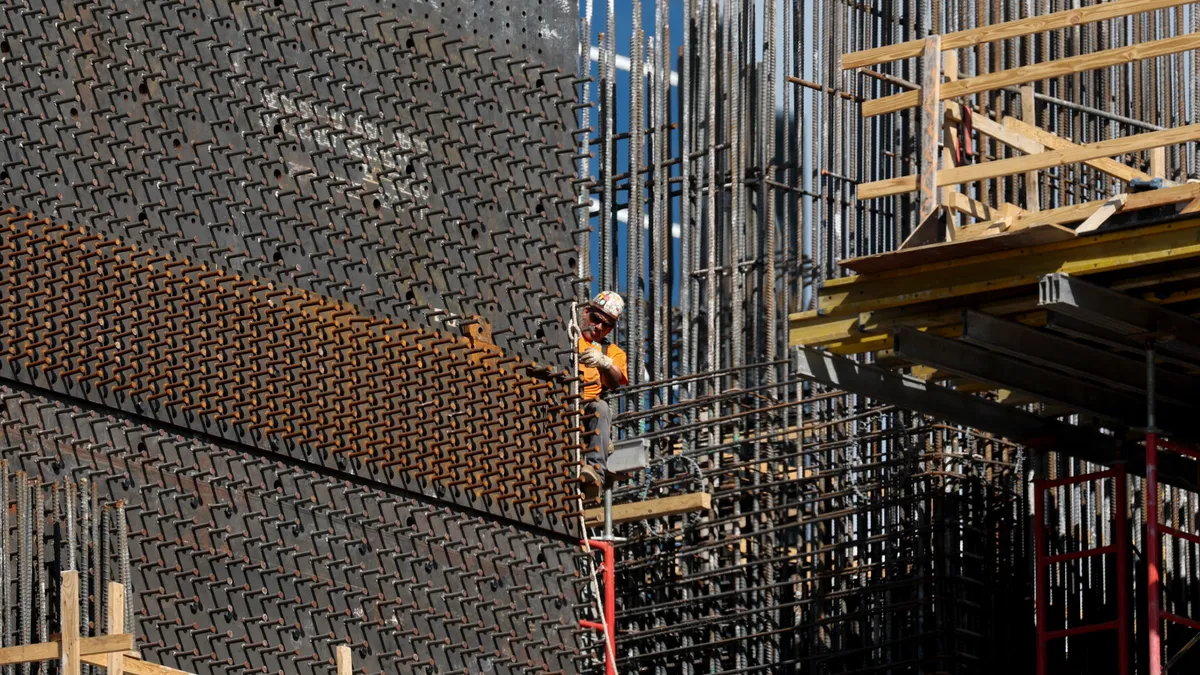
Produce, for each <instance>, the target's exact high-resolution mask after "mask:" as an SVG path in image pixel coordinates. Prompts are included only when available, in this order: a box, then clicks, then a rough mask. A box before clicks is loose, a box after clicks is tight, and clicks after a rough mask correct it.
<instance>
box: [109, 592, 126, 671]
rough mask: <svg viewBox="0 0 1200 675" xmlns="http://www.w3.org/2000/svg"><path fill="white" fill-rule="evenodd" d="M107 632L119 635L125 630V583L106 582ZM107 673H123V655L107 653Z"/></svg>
mask: <svg viewBox="0 0 1200 675" xmlns="http://www.w3.org/2000/svg"><path fill="white" fill-rule="evenodd" d="M107 612H108V634H109V635H119V634H121V633H124V632H125V585H124V584H119V583H117V582H115V581H110V582H108V608H107ZM107 670H108V672H109V675H124V673H125V655H124V654H122V653H121V652H112V653H110V654H109V655H108V668H107Z"/></svg>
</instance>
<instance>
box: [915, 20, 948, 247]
mask: <svg viewBox="0 0 1200 675" xmlns="http://www.w3.org/2000/svg"><path fill="white" fill-rule="evenodd" d="M941 45H942V41H941V38H940V37H938V36H937V35H931V36H929V37H927V38H925V55H924V57H923V58H922V61H923V64H922V69H921V139H920V140H921V163H920V181H919V182H918V190H917V191H918V193H919V196H918V203H919V207H918V210H917V222H918V223H922V224H924V223H925V222H926V221H928V220H929V219H930V218H932V217H933V215H934V214H935V213H936V212H937V210H938V203H939V202H940V201H941V199H939V194H938V182H937V174H938V140H939V139H940V137H941V136H940V134H939V133H938V132H939V130H940V129H941V126H942V103H941V91H942V47H941Z"/></svg>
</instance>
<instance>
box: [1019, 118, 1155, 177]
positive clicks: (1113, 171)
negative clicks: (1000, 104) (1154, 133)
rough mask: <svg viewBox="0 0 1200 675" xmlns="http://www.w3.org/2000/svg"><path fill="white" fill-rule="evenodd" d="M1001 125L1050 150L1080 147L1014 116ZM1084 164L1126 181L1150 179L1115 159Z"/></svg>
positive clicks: (1091, 161)
mask: <svg viewBox="0 0 1200 675" xmlns="http://www.w3.org/2000/svg"><path fill="white" fill-rule="evenodd" d="M1003 125H1004V127H1005V128H1007V129H1009V130H1010V131H1013V132H1016V133H1018V134H1022V135H1024V136H1028V137H1029V138H1030V139H1032V140H1033V141H1035V142H1038V143H1042V144H1043V145H1045V146H1046V147H1047V148H1050V149H1051V150H1070V149H1071V148H1078V147H1081V146H1080V145H1079V144H1078V143H1073V142H1071V141H1069V140H1067V139H1065V138H1063V137H1062V136H1058V135H1055V134H1052V133H1050V132H1049V131H1046V130H1045V129H1042V128H1041V127H1037V126H1034V125H1032V124H1027V123H1026V122H1023V121H1021V120H1019V119H1016V118H1015V117H1005V118H1004V120H1003ZM1084 164H1087V165H1088V166H1090V167H1092V168H1093V169H1096V170H1097V171H1102V172H1104V173H1106V174H1108V175H1110V176H1112V177H1113V178H1118V179H1120V180H1123V181H1125V182H1126V183H1128V182H1129V181H1131V180H1133V179H1135V178H1137V179H1141V180H1149V179H1150V174H1148V173H1143V172H1141V171H1138V170H1137V169H1135V168H1133V167H1130V166H1126V165H1124V164H1122V163H1120V162H1118V161H1116V160H1115V159H1108V158H1104V159H1090V160H1087V161H1085V162H1084Z"/></svg>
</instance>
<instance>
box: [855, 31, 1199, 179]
mask: <svg viewBox="0 0 1200 675" xmlns="http://www.w3.org/2000/svg"><path fill="white" fill-rule="evenodd" d="M1198 35H1200V34H1198ZM1195 140H1200V124H1189V125H1186V126H1182V127H1177V128H1175V129H1164V130H1162V131H1151V132H1149V133H1144V134H1135V135H1133V136H1125V137H1122V138H1113V139H1109V140H1107V141H1100V142H1098V143H1090V144H1088V145H1080V146H1076V147H1074V148H1071V149H1067V150H1050V151H1046V152H1040V153H1038V154H1036V155H1025V156H1022V157H1013V158H1011V159H1001V160H998V161H995V162H987V163H985V164H974V165H970V166H960V167H955V168H953V169H947V170H946V171H939V172H938V184H939V186H942V185H952V184H955V183H970V182H974V181H981V180H988V179H991V178H1001V177H1003V176H1011V175H1014V174H1018V173H1024V172H1026V171H1035V170H1038V169H1048V168H1051V167H1055V166H1062V165H1064V164H1076V163H1080V162H1086V161H1087V160H1089V159H1098V158H1100V157H1112V156H1115V155H1123V154H1125V153H1127V152H1138V151H1141V150H1148V149H1150V148H1156V147H1160V146H1164V145H1176V144H1179V143H1187V142H1190V141H1195ZM917 178H918V177H917V176H911V175H910V176H899V177H897V178H889V179H887V180H881V181H875V182H872V183H862V184H860V185H859V186H858V198H859V199H875V198H878V197H887V196H890V195H898V194H903V193H905V192H913V191H915V190H916V189H917Z"/></svg>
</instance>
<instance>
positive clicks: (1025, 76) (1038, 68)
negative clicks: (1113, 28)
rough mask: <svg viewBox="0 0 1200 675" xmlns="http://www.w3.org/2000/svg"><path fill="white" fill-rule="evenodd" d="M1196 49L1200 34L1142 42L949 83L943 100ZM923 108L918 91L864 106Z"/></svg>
mask: <svg viewBox="0 0 1200 675" xmlns="http://www.w3.org/2000/svg"><path fill="white" fill-rule="evenodd" d="M1193 49H1200V33H1191V34H1187V35H1179V36H1176V37H1171V38H1165V39H1163V40H1154V41H1153V42H1142V43H1139V44H1135V45H1129V46H1127V47H1117V48H1116V49H1106V50H1104V51H1100V52H1093V53H1091V54H1080V55H1079V56H1072V57H1068V58H1065V59H1055V60H1052V61H1043V62H1041V63H1035V64H1032V65H1028V66H1021V67H1020V68H1011V69H1009V70H1001V71H998V72H995V73H988V74H986V75H979V76H977V77H972V78H968V79H966V80H959V81H957V82H950V83H947V84H946V86H944V87H942V91H941V97H942V98H943V99H948V98H959V97H960V96H970V95H971V94H978V93H981V92H985V91H992V90H995V89H1003V88H1004V87H1011V86H1014V85H1020V84H1028V83H1030V82H1038V81H1041V80H1048V79H1051V78H1055V77H1063V76H1066V75H1075V74H1078V73H1083V72H1087V71H1089V70H1099V69H1100V68H1109V67H1111V66H1119V65H1123V64H1126V63H1129V62H1131V61H1142V60H1145V59H1152V58H1155V57H1158V56H1168V55H1170V54H1178V53H1180V52H1186V51H1190V50H1193ZM920 104H921V94H920V92H916V91H906V92H904V93H903V94H893V95H892V96H884V97H883V98H877V99H875V100H873V101H867V102H866V103H863V104H862V115H863V117H874V116H876V115H884V114H887V113H892V112H897V111H900V110H904V109H905V108H915V107H916V106H918V105H920Z"/></svg>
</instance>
